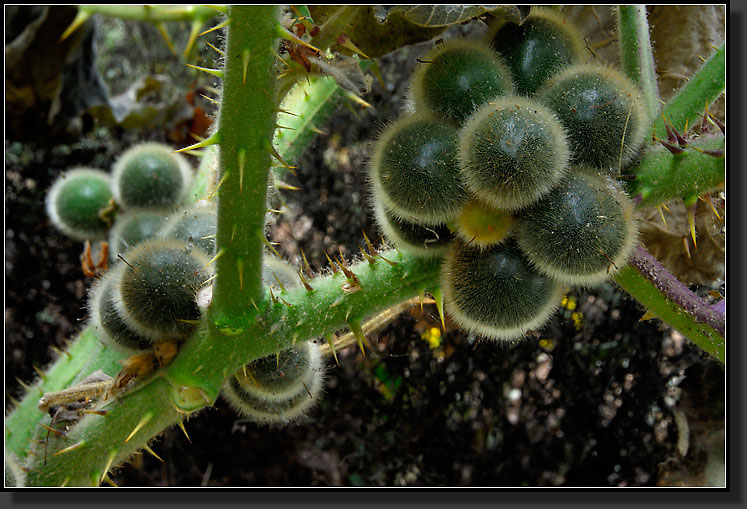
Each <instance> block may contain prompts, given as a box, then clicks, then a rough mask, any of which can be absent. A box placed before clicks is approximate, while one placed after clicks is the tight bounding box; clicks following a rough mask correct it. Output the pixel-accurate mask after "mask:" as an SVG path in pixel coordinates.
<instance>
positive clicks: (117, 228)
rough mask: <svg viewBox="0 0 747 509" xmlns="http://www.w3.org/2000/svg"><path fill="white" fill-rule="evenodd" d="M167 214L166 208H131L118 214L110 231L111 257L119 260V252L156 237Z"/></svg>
mask: <svg viewBox="0 0 747 509" xmlns="http://www.w3.org/2000/svg"><path fill="white" fill-rule="evenodd" d="M167 214H168V212H167V211H166V210H154V209H130V210H128V211H127V212H125V213H123V214H120V215H118V216H117V220H116V221H115V222H114V224H113V225H112V229H111V231H110V232H109V257H110V258H111V259H112V260H117V255H118V254H121V253H124V252H126V251H127V250H128V249H131V248H132V247H133V246H135V245H136V244H139V243H140V242H142V241H144V240H146V239H150V238H153V237H155V236H156V234H158V232H159V230H160V229H161V227H162V226H163V224H164V222H165V221H166V215H167Z"/></svg>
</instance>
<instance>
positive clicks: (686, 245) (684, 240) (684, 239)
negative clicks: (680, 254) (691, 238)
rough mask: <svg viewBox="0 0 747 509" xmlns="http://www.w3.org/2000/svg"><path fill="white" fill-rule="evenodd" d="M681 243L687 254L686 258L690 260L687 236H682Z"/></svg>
mask: <svg viewBox="0 0 747 509" xmlns="http://www.w3.org/2000/svg"><path fill="white" fill-rule="evenodd" d="M682 245H683V246H685V254H687V259H688V260H692V257H691V256H690V244H688V242H687V236H685V237H682Z"/></svg>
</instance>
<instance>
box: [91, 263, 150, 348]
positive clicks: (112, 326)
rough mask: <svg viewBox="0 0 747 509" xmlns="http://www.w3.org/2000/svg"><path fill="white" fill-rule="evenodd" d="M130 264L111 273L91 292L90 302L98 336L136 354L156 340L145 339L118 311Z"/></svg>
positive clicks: (115, 268) (118, 267) (108, 343)
mask: <svg viewBox="0 0 747 509" xmlns="http://www.w3.org/2000/svg"><path fill="white" fill-rule="evenodd" d="M125 267H126V265H124V264H119V265H117V266H116V267H114V268H113V269H111V270H109V271H108V272H107V273H106V274H104V276H103V277H102V278H101V279H100V280H99V281H98V282H97V283H96V285H95V286H94V287H93V289H92V290H91V296H90V298H89V300H88V307H89V313H90V324H91V325H92V326H93V327H94V328H95V329H96V331H97V336H98V337H99V339H101V340H102V341H103V342H104V343H106V344H107V345H109V346H112V347H113V348H115V349H117V350H120V351H124V352H128V353H129V352H133V351H137V350H145V349H147V348H150V346H151V343H152V341H151V340H149V339H148V338H146V337H144V336H141V335H140V334H138V333H137V332H135V331H134V330H132V329H131V328H130V327H128V326H127V323H126V322H125V320H124V319H123V318H122V315H121V314H120V313H119V311H118V310H117V305H116V303H115V299H117V298H118V297H117V293H115V291H116V290H117V289H118V285H119V281H120V279H121V277H122V273H123V272H124V269H125Z"/></svg>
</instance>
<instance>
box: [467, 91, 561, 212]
mask: <svg viewBox="0 0 747 509" xmlns="http://www.w3.org/2000/svg"><path fill="white" fill-rule="evenodd" d="M568 159H569V150H568V143H567V142H566V137H565V132H564V131H563V127H562V126H561V125H560V122H558V121H557V119H556V118H555V115H553V113H552V112H551V111H550V110H548V109H547V108H546V107H545V106H543V105H542V104H540V103H539V102H538V101H535V100H533V99H528V98H524V97H516V96H512V97H501V98H498V99H496V100H495V101H492V102H491V103H489V104H486V105H485V106H483V107H481V108H480V109H479V110H477V111H476V112H475V113H474V114H473V115H472V116H471V117H470V119H469V120H468V121H467V123H466V124H465V126H464V128H463V129H462V132H461V135H460V142H459V161H460V164H461V170H462V175H463V177H464V182H465V184H466V186H467V188H468V189H469V190H470V191H471V192H472V193H473V194H474V195H475V196H476V197H477V198H478V199H479V200H480V201H482V202H484V203H486V204H488V205H490V206H492V207H494V208H497V209H504V210H510V211H513V210H517V209H520V208H523V207H526V206H528V205H530V204H532V203H534V202H535V201H537V200H538V199H539V198H541V197H542V196H543V195H545V194H546V193H547V192H548V191H550V189H551V188H552V187H553V186H554V185H555V184H556V183H557V182H558V181H560V179H561V178H562V176H563V174H564V173H565V171H566V169H567V167H568Z"/></svg>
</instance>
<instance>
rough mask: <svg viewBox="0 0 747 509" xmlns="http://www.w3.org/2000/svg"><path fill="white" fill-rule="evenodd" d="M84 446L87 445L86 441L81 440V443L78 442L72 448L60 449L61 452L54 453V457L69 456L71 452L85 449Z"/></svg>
mask: <svg viewBox="0 0 747 509" xmlns="http://www.w3.org/2000/svg"><path fill="white" fill-rule="evenodd" d="M84 445H86V441H85V440H81V441H80V442H77V443H75V444H73V445H71V446H70V447H65V448H64V449H60V450H59V451H57V452H56V453H54V454H53V455H52V456H60V455H62V454H67V453H69V452H71V451H74V450H75V449H79V448H81V447H83V446H84Z"/></svg>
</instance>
